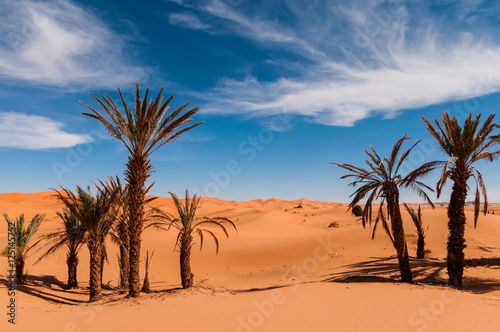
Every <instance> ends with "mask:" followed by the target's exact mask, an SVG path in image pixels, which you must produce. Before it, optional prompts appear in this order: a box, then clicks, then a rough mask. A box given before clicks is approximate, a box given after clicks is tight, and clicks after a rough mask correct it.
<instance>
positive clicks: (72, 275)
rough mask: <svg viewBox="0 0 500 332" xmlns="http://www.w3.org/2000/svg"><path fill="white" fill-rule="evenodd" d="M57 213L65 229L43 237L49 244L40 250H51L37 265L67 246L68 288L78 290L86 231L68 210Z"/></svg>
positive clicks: (41, 257)
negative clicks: (78, 277) (80, 253)
mask: <svg viewBox="0 0 500 332" xmlns="http://www.w3.org/2000/svg"><path fill="white" fill-rule="evenodd" d="M56 213H57V215H58V216H59V218H60V219H61V221H62V222H63V226H64V228H63V229H61V230H57V231H55V232H53V233H49V234H46V235H44V236H43V237H42V240H47V242H46V243H45V244H44V245H43V246H42V247H40V248H39V249H45V247H46V246H49V248H48V249H47V250H46V252H45V253H44V254H43V255H42V256H40V258H38V260H37V261H36V263H38V262H39V261H41V260H42V259H44V258H46V257H47V256H49V255H51V254H53V253H54V252H56V251H57V250H58V249H60V248H62V247H63V246H66V247H67V248H68V252H67V253H66V265H67V266H68V286H67V287H68V288H69V289H71V288H78V281H77V268H78V262H79V258H78V254H79V252H80V250H81V249H82V247H83V245H84V237H85V229H84V228H83V227H82V223H81V222H80V220H79V219H78V218H76V216H75V215H74V214H72V213H71V211H70V210H69V209H68V208H64V209H63V211H62V212H60V211H58V212H56ZM37 250H38V249H37ZM36 263H35V264H36Z"/></svg>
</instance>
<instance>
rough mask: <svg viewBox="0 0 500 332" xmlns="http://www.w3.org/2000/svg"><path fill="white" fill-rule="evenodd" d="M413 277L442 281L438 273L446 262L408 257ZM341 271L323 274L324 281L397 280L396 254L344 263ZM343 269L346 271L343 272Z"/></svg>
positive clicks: (419, 279)
mask: <svg viewBox="0 0 500 332" xmlns="http://www.w3.org/2000/svg"><path fill="white" fill-rule="evenodd" d="M410 264H411V268H412V273H413V278H414V279H415V281H418V282H427V283H429V282H430V283H440V284H442V283H444V282H445V281H444V280H439V274H440V273H441V271H443V269H445V268H446V262H444V261H441V260H438V259H434V258H425V259H415V258H411V257H410ZM337 269H342V271H338V272H333V273H330V274H328V275H323V276H322V277H324V279H323V281H326V282H398V281H400V270H399V264H398V259H397V256H395V255H394V256H390V257H371V259H370V260H367V261H363V262H359V263H355V264H350V265H344V266H341V267H339V268H337ZM345 269H347V270H348V272H345Z"/></svg>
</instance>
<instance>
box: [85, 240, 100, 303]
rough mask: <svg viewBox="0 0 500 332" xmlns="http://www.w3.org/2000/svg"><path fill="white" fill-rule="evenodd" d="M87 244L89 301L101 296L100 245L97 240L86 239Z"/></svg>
mask: <svg viewBox="0 0 500 332" xmlns="http://www.w3.org/2000/svg"><path fill="white" fill-rule="evenodd" d="M87 246H88V248H89V253H90V276H89V283H90V299H89V302H94V301H97V300H99V299H100V298H101V256H102V252H101V251H102V246H101V244H100V243H98V242H97V241H88V242H87Z"/></svg>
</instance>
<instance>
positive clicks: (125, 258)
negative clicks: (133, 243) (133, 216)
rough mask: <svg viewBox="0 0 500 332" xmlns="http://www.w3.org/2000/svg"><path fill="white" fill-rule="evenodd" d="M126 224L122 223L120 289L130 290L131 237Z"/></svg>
mask: <svg viewBox="0 0 500 332" xmlns="http://www.w3.org/2000/svg"><path fill="white" fill-rule="evenodd" d="M125 227H126V224H125V222H121V223H120V229H119V231H120V240H121V244H120V288H121V289H127V288H128V278H129V273H130V268H129V267H130V262H129V259H130V258H129V255H128V253H129V237H128V230H126V229H125Z"/></svg>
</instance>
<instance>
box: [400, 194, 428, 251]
mask: <svg viewBox="0 0 500 332" xmlns="http://www.w3.org/2000/svg"><path fill="white" fill-rule="evenodd" d="M404 206H405V208H406V211H408V213H409V214H410V217H411V220H412V221H413V223H414V224H415V227H416V228H417V234H418V240H417V258H424V257H425V231H426V230H427V228H429V225H427V226H425V227H424V225H423V224H422V211H421V209H420V205H419V206H418V212H415V210H413V208H412V207H411V206H409V205H408V204H406V203H404Z"/></svg>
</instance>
